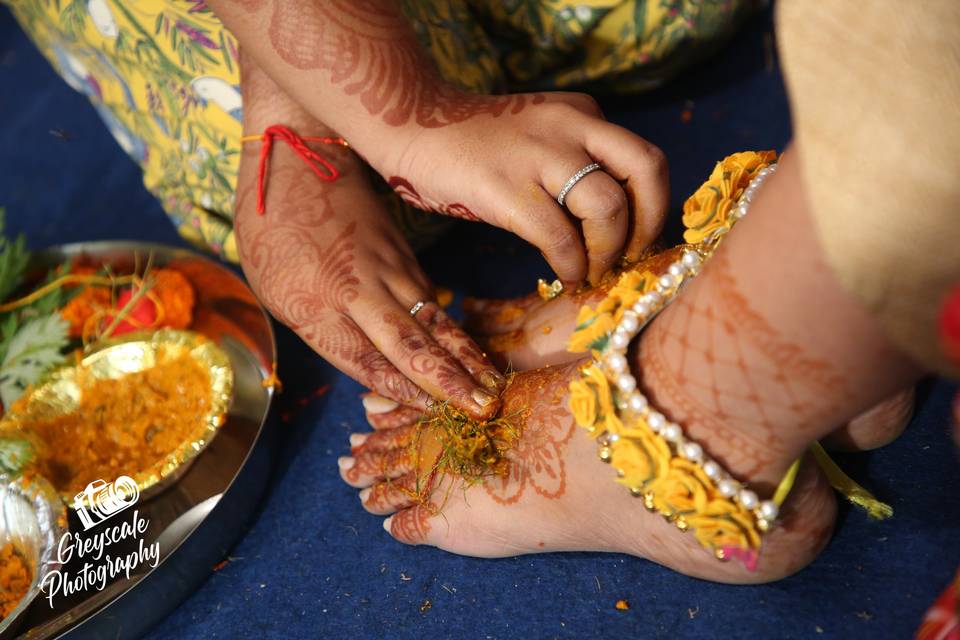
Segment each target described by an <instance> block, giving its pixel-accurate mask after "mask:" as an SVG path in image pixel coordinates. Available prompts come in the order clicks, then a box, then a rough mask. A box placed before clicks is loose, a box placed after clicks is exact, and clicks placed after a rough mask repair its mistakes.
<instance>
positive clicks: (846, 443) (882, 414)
mask: <svg viewBox="0 0 960 640" xmlns="http://www.w3.org/2000/svg"><path fill="white" fill-rule="evenodd" d="M915 403H916V392H915V390H914V389H913V388H910V389H907V390H905V391H901V392H900V393H898V394H896V395H894V396H891V397H890V398H888V399H886V400H884V401H883V402H881V403H880V404H878V405H876V406H874V407H873V408H872V409H870V410H868V411H866V412H864V413H862V414H860V415H859V416H857V417H856V418H854V419H853V420H851V421H850V422H849V423H847V424H846V425H845V426H843V427H841V428H840V429H837V430H836V431H834V432H833V433H831V434H830V435H829V436H828V437H827V438H825V439H824V441H823V444H824V446H826V447H827V448H829V449H832V450H835V451H865V450H870V449H876V448H878V447H882V446H884V445H886V444H890V443H891V442H893V441H894V440H896V439H897V438H898V437H899V436H900V434H901V433H903V431H904V429H906V427H907V424H908V423H909V422H910V418H911V417H912V416H913V408H914V404H915Z"/></svg>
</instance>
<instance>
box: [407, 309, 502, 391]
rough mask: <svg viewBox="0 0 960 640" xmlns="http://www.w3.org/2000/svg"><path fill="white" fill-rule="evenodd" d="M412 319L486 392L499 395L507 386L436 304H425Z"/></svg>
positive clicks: (478, 349) (490, 364)
mask: <svg viewBox="0 0 960 640" xmlns="http://www.w3.org/2000/svg"><path fill="white" fill-rule="evenodd" d="M414 319H415V320H416V321H417V322H419V323H420V324H421V326H423V327H425V328H426V329H427V331H429V332H430V335H431V336H432V337H433V339H434V340H436V341H437V344H439V345H440V346H441V347H443V348H444V349H446V350H447V352H448V353H450V354H452V355H453V357H454V358H456V359H457V360H458V361H459V362H460V364H461V365H462V366H463V368H464V369H466V370H467V372H468V373H469V374H470V375H471V376H473V379H474V380H476V381H477V382H479V383H480V384H482V385H483V386H484V387H485V388H486V389H487V390H488V391H490V392H491V393H494V394H498V395H499V393H500V392H501V391H503V389H504V387H506V386H507V379H506V378H504V377H503V375H502V374H501V373H500V372H499V371H497V369H496V367H494V366H493V364H492V363H491V362H490V360H489V359H487V356H486V355H485V354H484V353H483V351H481V350H480V347H479V346H477V343H476V342H474V341H473V339H472V338H471V337H470V336H468V335H467V334H466V332H465V331H464V330H463V329H461V328H460V327H459V326H457V323H456V322H454V321H453V319H452V318H451V317H450V316H448V315H447V313H446V312H445V311H444V310H443V309H441V308H440V307H439V306H438V305H437V304H436V303H434V302H428V303H427V304H426V305H424V306H423V308H422V309H421V310H420V311H419V312H418V313H417V315H416V316H415V318H414Z"/></svg>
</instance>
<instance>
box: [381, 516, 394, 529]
mask: <svg viewBox="0 0 960 640" xmlns="http://www.w3.org/2000/svg"><path fill="white" fill-rule="evenodd" d="M392 522H393V516H390V517H389V518H386V519H385V520H384V521H383V529H384V531H386V532H387V533H391V532H390V524H391V523H392Z"/></svg>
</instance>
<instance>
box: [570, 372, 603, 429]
mask: <svg viewBox="0 0 960 640" xmlns="http://www.w3.org/2000/svg"><path fill="white" fill-rule="evenodd" d="M598 406H599V403H598V402H597V393H596V391H595V390H594V388H593V387H592V386H591V385H589V384H587V382H586V381H585V380H584V379H583V378H577V379H576V380H572V381H571V382H570V412H571V413H573V419H574V420H576V421H577V424H578V425H580V426H581V427H584V428H586V429H593V428H594V424H596V422H597V417H598V413H597V409H598Z"/></svg>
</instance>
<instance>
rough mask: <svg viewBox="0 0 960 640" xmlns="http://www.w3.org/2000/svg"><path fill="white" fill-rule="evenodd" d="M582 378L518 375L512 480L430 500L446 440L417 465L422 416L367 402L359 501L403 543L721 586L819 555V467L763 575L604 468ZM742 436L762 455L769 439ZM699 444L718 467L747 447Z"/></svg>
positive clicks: (432, 437)
mask: <svg viewBox="0 0 960 640" xmlns="http://www.w3.org/2000/svg"><path fill="white" fill-rule="evenodd" d="M578 375H579V373H578V364H577V363H574V364H567V365H562V366H558V367H552V368H545V369H540V370H536V371H530V372H524V373H520V374H517V375H516V376H515V377H514V378H513V380H512V382H511V384H510V385H509V387H508V388H507V390H506V391H505V392H504V394H503V409H502V415H516V419H517V420H518V421H520V422H521V423H522V432H521V433H522V435H521V437H520V440H519V442H517V443H516V444H515V446H514V448H513V449H512V450H511V451H510V452H509V453H508V458H509V460H510V466H509V473H508V474H507V475H506V476H503V477H496V476H494V477H489V476H488V477H487V478H485V479H484V480H483V481H482V483H480V484H479V485H474V486H470V487H466V486H464V485H463V483H462V481H461V479H460V478H458V477H454V476H450V475H448V476H447V477H445V478H444V479H442V480H441V481H440V482H438V483H437V486H435V487H433V491H432V493H428V492H425V491H424V490H423V489H424V486H423V485H424V483H425V482H426V480H425V479H426V477H427V471H428V470H429V468H430V467H431V466H432V463H433V461H434V459H435V457H436V455H437V453H438V451H439V449H440V445H439V440H438V439H437V434H436V433H435V432H432V431H429V430H427V431H425V432H424V433H422V434H421V435H420V441H419V442H420V447H419V449H420V456H419V458H420V465H421V468H420V469H417V468H416V467H417V457H418V456H417V454H416V453H415V452H414V451H415V449H416V447H411V446H410V444H411V442H412V441H413V439H414V438H415V437H416V436H417V432H418V426H417V425H416V424H415V420H416V417H415V416H413V415H411V413H410V412H409V411H408V410H405V409H403V408H396V409H392V410H391V408H390V407H389V405H384V406H378V405H376V403H372V402H369V401H368V402H365V404H367V405H369V406H368V407H367V409H368V415H369V416H370V417H371V423H372V424H373V426H374V427H375V428H376V429H377V430H376V431H374V432H373V433H372V434H369V435H366V434H364V435H360V434H355V435H354V436H353V437H352V438H351V444H352V445H353V451H352V456H351V457H348V458H345V459H342V462H341V475H342V476H343V478H344V480H345V481H346V482H347V483H348V484H350V485H352V486H354V487H357V488H362V489H363V490H362V491H361V492H360V498H361V500H362V502H363V505H364V507H365V508H366V509H367V510H368V511H370V512H371V513H374V514H378V515H389V516H390V517H389V518H387V519H386V520H385V522H384V526H385V528H386V529H387V530H388V531H389V532H390V534H391V535H392V536H394V537H395V538H396V539H397V540H400V541H402V542H406V543H409V544H429V545H433V546H436V547H439V548H441V549H444V550H447V551H451V552H453V553H459V554H463V555H470V556H480V557H498V556H512V555H518V554H524V553H537V552H547V551H616V552H622V553H628V554H631V555H635V556H640V557H643V558H647V559H650V560H653V561H655V562H658V563H660V564H663V565H665V566H668V567H670V568H672V569H674V570H677V571H680V572H683V573H685V574H688V575H694V576H698V577H702V578H707V579H711V580H717V581H723V582H758V581H768V580H775V579H778V578H781V577H783V576H786V575H789V574H791V573H793V572H795V571H797V570H799V569H800V568H802V567H803V566H805V565H806V564H807V563H809V562H810V561H811V560H812V559H813V558H814V557H816V555H817V553H818V552H819V551H820V549H821V548H822V547H823V545H824V544H825V543H826V541H827V539H828V537H829V535H830V532H831V530H832V526H833V520H834V513H835V505H834V498H833V495H832V493H831V490H830V488H829V487H828V485H827V484H826V482H825V480H824V479H823V478H822V476H821V475H820V473H819V471H818V469H817V468H816V467H815V465H812V464H808V463H805V464H804V465H803V466H802V468H801V472H800V475H799V478H798V481H797V484H796V486H795V487H794V490H793V492H792V494H791V498H790V500H788V502H787V503H786V504H785V505H784V507H783V509H782V512H781V522H780V524H779V525H778V526H777V527H776V528H775V529H774V530H772V531H771V532H769V533H768V534H766V535H765V537H764V543H763V548H762V551H761V554H760V560H759V564H758V570H757V571H756V572H755V573H751V572H748V571H747V570H746V569H744V567H743V566H742V565H740V564H739V563H736V562H720V561H718V560H716V559H715V558H713V557H712V556H711V555H710V554H709V553H708V552H706V551H705V550H704V549H703V548H701V547H700V546H699V545H698V544H697V542H696V541H695V540H694V538H693V536H692V534H690V533H681V532H680V531H678V530H677V529H676V527H675V526H674V525H672V524H669V523H667V522H666V521H665V520H664V518H662V517H661V516H658V515H656V514H653V513H650V512H648V511H647V510H646V509H645V508H644V506H643V504H642V500H639V499H637V498H634V497H632V496H631V494H630V493H629V492H628V491H627V490H626V489H625V488H624V487H623V486H621V485H619V484H617V483H616V482H614V479H615V477H616V476H615V473H614V470H613V469H612V468H611V467H610V466H607V465H604V464H603V463H602V462H600V460H599V459H598V457H597V453H596V452H597V448H596V444H595V442H594V441H593V440H592V439H591V438H589V437H587V435H586V432H585V431H584V430H583V429H581V428H579V427H577V426H576V425H575V424H574V421H573V418H572V416H571V413H570V410H569V409H568V407H567V403H568V395H569V394H568V391H567V388H568V385H569V383H570V381H571V380H572V379H573V378H575V377H577V376H578ZM404 423H406V424H404ZM385 425H390V426H391V427H393V428H385ZM739 435H740V437H742V438H744V439H746V440H747V441H750V442H754V443H756V446H757V447H763V444H762V441H763V439H764V438H763V434H762V433H747V432H743V433H740V434H739ZM701 442H703V444H704V446H705V448H707V449H708V450H709V451H710V452H711V455H713V456H715V457H716V458H717V459H719V460H724V459H736V458H737V457H738V453H737V452H736V451H734V448H735V447H738V446H740V443H739V442H738V439H737V438H732V437H730V434H729V433H728V434H724V437H719V436H716V437H709V438H706V439H704V440H701ZM755 453H756V454H757V457H758V458H765V459H767V460H768V462H766V463H764V465H763V468H761V469H758V473H756V474H755V477H758V478H761V477H763V476H764V475H766V472H772V473H775V474H779V473H782V469H785V468H786V467H787V466H789V464H790V462H791V460H790V455H789V454H787V453H786V452H779V453H778V452H774V451H763V452H761V451H756V452H755ZM418 483H419V485H418ZM418 496H424V498H423V499H421V498H420V497H418Z"/></svg>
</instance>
